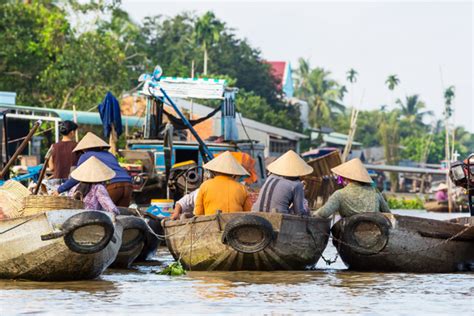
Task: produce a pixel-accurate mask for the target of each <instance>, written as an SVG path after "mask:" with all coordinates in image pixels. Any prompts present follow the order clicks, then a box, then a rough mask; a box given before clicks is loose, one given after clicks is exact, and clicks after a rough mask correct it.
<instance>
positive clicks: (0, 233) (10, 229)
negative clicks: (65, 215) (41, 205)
mask: <svg viewBox="0 0 474 316" xmlns="http://www.w3.org/2000/svg"><path fill="white" fill-rule="evenodd" d="M43 214H44V213H38V214H36V215H35V216H33V217H30V218H29V219H27V220H26V221H24V222H21V223H20V224H17V225H15V226H13V227H10V228H7V229H5V230H4V231H1V232H0V235H3V234H5V233H8V232H9V231H12V230H14V229H15V228H18V227H20V226H22V225H24V224H26V223H28V222H29V221H32V220H33V219H35V218H37V217H40V216H41V215H43Z"/></svg>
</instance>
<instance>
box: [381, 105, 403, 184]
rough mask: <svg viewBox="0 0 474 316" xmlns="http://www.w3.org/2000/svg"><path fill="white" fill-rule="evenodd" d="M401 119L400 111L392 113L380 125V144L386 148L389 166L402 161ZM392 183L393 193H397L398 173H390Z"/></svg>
mask: <svg viewBox="0 0 474 316" xmlns="http://www.w3.org/2000/svg"><path fill="white" fill-rule="evenodd" d="M399 118H400V116H399V113H398V111H392V112H390V113H389V114H388V115H387V117H385V116H384V117H383V119H382V122H381V124H380V142H381V143H382V146H383V148H384V156H385V161H386V162H387V164H389V165H397V164H398V162H399V159H400V157H399V149H400V134H399V124H398V121H399ZM390 183H391V190H392V192H395V191H396V190H397V188H398V174H397V173H395V172H391V173H390Z"/></svg>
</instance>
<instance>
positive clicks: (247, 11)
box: [122, 0, 474, 132]
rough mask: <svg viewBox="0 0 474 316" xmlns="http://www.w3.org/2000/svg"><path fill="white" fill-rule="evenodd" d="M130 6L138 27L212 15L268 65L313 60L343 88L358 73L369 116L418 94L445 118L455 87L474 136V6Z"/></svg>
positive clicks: (459, 110) (357, 89)
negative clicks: (390, 81)
mask: <svg viewBox="0 0 474 316" xmlns="http://www.w3.org/2000/svg"><path fill="white" fill-rule="evenodd" d="M122 7H123V8H124V9H125V10H127V11H128V12H129V13H130V14H131V16H132V17H133V18H134V19H135V20H136V21H137V22H140V21H141V20H142V19H143V18H144V17H145V16H147V15H157V14H162V15H165V16H173V15H175V14H177V13H179V12H182V11H194V12H196V13H198V14H201V13H203V12H205V11H208V10H212V11H214V12H215V14H216V15H217V16H218V17H219V18H221V19H222V20H224V21H225V22H226V23H227V24H228V26H230V27H232V28H234V29H235V32H236V33H237V34H238V35H239V36H240V37H244V38H247V39H248V40H249V42H250V43H251V44H252V45H253V46H254V47H258V48H259V49H260V50H261V51H262V55H263V57H264V58H265V59H268V60H289V61H290V62H291V63H292V66H293V67H296V65H297V60H298V58H299V57H305V58H309V59H310V61H311V64H312V65H313V66H321V67H324V68H327V69H328V70H330V71H331V72H332V75H333V77H334V78H335V79H337V80H339V81H340V82H341V83H346V82H345V77H346V72H347V70H349V69H350V68H354V69H356V70H357V71H358V72H359V80H358V82H357V83H356V85H355V86H354V98H353V99H354V103H355V105H356V106H360V107H361V108H364V109H374V108H378V107H379V105H381V104H391V106H392V107H393V106H394V105H393V103H394V99H395V98H404V97H405V95H410V94H414V93H418V94H420V96H421V98H422V100H423V101H425V103H426V104H427V106H428V107H429V109H430V110H433V111H434V112H435V114H436V116H437V117H438V118H441V116H442V111H443V87H447V86H449V85H454V86H455V87H456V99H455V116H454V122H455V123H456V124H461V125H463V126H465V127H466V128H467V129H468V130H470V131H471V132H474V108H473V95H472V91H473V90H474V86H473V73H474V68H473V62H472V56H473V23H472V18H473V11H474V6H473V4H472V2H469V1H464V2H453V1H449V2H441V1H429V2H428V1H422V2H409V1H377V2H359V1H345V2H341V1H332V2H321V1H302V2H298V1H291V2H290V1H226V0H221V1H199V0H195V1H180V0H175V1H161V0H155V1H151V0H149V1H144V0H122ZM157 62H159V61H157ZM211 62H212V61H211ZM164 71H165V72H166V69H165V70H164ZM390 74H397V75H398V77H399V78H400V81H401V83H400V86H399V87H398V88H397V89H396V91H395V93H391V92H389V91H388V89H387V88H386V86H385V84H384V82H385V79H386V78H387V76H388V75H390ZM351 100H352V97H351V95H347V97H346V100H345V101H346V103H347V104H350V103H351ZM361 100H363V101H362V105H361Z"/></svg>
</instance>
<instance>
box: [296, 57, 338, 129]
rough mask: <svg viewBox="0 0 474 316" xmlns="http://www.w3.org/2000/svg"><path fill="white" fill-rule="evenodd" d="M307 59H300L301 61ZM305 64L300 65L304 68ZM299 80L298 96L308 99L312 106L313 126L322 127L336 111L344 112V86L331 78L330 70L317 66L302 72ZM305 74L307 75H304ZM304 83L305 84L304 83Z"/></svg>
mask: <svg viewBox="0 0 474 316" xmlns="http://www.w3.org/2000/svg"><path fill="white" fill-rule="evenodd" d="M301 62H303V63H305V62H306V61H305V60H300V63H301ZM304 67H305V65H300V68H303V69H304ZM299 73H301V74H300V75H299V77H298V80H297V83H298V85H297V87H296V96H298V97H300V98H302V99H304V100H306V101H307V102H308V104H309V106H310V114H309V122H310V125H311V126H313V127H321V126H322V124H324V123H325V122H327V121H328V120H329V119H330V118H331V117H333V118H334V117H335V113H336V111H338V112H339V113H342V112H343V111H344V109H345V106H344V105H343V104H342V103H341V101H342V99H343V97H344V92H345V91H346V89H345V87H344V86H341V85H340V84H339V83H338V82H337V81H335V80H333V79H331V78H330V77H329V76H330V74H331V73H330V72H329V71H327V70H324V69H323V68H319V67H318V68H315V69H312V70H311V71H310V72H306V73H304V72H301V71H299ZM303 75H305V76H306V77H302V76H303ZM303 83H304V84H303Z"/></svg>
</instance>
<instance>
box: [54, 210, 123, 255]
mask: <svg viewBox="0 0 474 316" xmlns="http://www.w3.org/2000/svg"><path fill="white" fill-rule="evenodd" d="M86 226H101V227H103V228H104V237H103V238H102V239H101V240H100V241H99V242H97V243H95V244H93V245H82V244H79V243H77V242H76V240H74V231H76V230H77V229H79V228H83V227H86ZM61 230H62V231H63V232H64V242H65V243H66V245H67V246H68V248H69V249H70V250H71V251H74V252H77V253H81V254H91V253H96V252H99V251H101V250H103V249H104V248H105V247H107V245H108V244H109V242H110V240H111V239H112V237H113V235H114V232H115V227H114V223H113V222H112V219H111V218H110V217H109V216H108V215H107V214H105V213H104V212H101V211H88V212H82V213H79V214H76V215H73V216H71V217H70V218H69V219H67V220H66V221H65V222H64V224H63V225H62V228H61Z"/></svg>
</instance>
